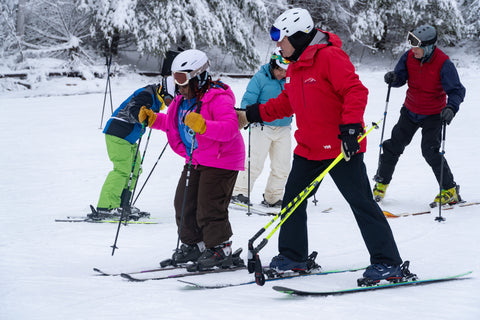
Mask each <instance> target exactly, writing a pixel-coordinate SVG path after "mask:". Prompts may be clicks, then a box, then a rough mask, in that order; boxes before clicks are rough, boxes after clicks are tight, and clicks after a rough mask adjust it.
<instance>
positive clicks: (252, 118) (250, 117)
mask: <svg viewBox="0 0 480 320" xmlns="http://www.w3.org/2000/svg"><path fill="white" fill-rule="evenodd" d="M259 106H260V103H254V104H251V105H249V106H247V108H246V109H247V112H246V116H247V121H248V122H250V123H254V122H258V123H263V120H262V117H261V116H260V108H259Z"/></svg>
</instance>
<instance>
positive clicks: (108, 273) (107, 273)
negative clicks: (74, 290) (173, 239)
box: [93, 266, 185, 277]
mask: <svg viewBox="0 0 480 320" xmlns="http://www.w3.org/2000/svg"><path fill="white" fill-rule="evenodd" d="M182 268H185V266H176V267H174V266H171V267H164V268H161V267H160V268H153V269H145V270H137V271H132V272H119V273H110V272H105V271H103V270H101V269H99V268H93V271H95V272H97V274H96V275H97V276H105V277H116V276H119V275H121V274H122V273H125V274H139V273H149V272H157V271H167V270H174V269H182Z"/></svg>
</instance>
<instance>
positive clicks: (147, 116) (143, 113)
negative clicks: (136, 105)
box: [138, 106, 157, 127]
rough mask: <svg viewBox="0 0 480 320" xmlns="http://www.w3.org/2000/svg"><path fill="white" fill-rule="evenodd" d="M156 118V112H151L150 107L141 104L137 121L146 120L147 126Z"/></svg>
mask: <svg viewBox="0 0 480 320" xmlns="http://www.w3.org/2000/svg"><path fill="white" fill-rule="evenodd" d="M156 119H157V114H156V113H155V112H153V110H152V109H148V108H147V107H145V106H143V107H142V108H141V109H140V112H139V113H138V121H139V122H140V123H143V122H144V121H145V120H147V121H148V126H149V127H151V126H153V123H154V122H155V120H156Z"/></svg>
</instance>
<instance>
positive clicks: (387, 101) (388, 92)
mask: <svg viewBox="0 0 480 320" xmlns="http://www.w3.org/2000/svg"><path fill="white" fill-rule="evenodd" d="M390 89H392V85H391V84H389V85H388V90H387V99H386V100H385V111H384V112H383V124H382V133H381V134H380V144H379V145H378V146H379V150H378V167H380V156H381V155H382V149H383V134H384V132H385V123H386V122H387V110H388V103H389V102H390Z"/></svg>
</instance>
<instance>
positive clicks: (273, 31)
mask: <svg viewBox="0 0 480 320" xmlns="http://www.w3.org/2000/svg"><path fill="white" fill-rule="evenodd" d="M280 33H281V32H280V30H279V29H277V28H275V26H272V27H271V28H270V38H272V40H273V41H279V40H280Z"/></svg>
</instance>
